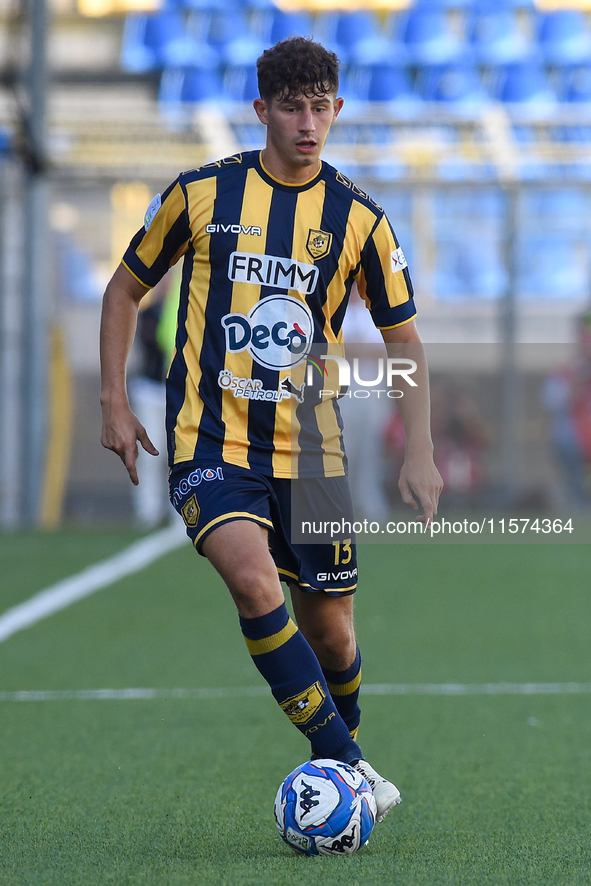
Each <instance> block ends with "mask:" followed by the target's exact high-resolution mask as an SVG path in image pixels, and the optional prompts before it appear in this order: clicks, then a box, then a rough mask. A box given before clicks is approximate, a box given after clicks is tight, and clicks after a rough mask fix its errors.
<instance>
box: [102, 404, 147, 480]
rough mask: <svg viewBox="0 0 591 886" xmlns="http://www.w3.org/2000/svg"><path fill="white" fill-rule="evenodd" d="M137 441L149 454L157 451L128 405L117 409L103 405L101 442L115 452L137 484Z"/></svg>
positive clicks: (130, 477) (131, 478)
mask: <svg viewBox="0 0 591 886" xmlns="http://www.w3.org/2000/svg"><path fill="white" fill-rule="evenodd" d="M138 441H139V442H140V443H141V445H142V448H143V449H145V451H146V452H148V453H149V454H150V455H158V454H159V452H158V450H157V449H156V447H155V446H154V444H153V443H152V441H151V440H150V438H149V437H148V434H147V431H146V429H145V428H144V426H143V425H142V424H141V422H140V421H139V419H138V417H137V415H135V414H134V413H133V412H132V411H131V409H130V408H129V406H126V407H119V408H118V409H113V408H108V407H105V406H103V430H102V434H101V443H102V445H103V446H104V447H105V449H110V450H111V451H112V452H116V453H117V455H118V456H119V458H120V459H121V461H122V462H123V464H124V465H125V467H126V469H127V473H128V474H129V479H130V480H131V482H132V483H133V485H134V486H137V485H138V483H139V482H140V481H139V477H138V474H137V468H136V462H137V457H138V453H139V449H138V445H137V444H138Z"/></svg>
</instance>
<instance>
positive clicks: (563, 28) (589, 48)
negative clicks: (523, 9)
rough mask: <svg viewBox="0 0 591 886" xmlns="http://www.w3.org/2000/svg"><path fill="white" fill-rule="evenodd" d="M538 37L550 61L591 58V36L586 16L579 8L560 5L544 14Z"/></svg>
mask: <svg viewBox="0 0 591 886" xmlns="http://www.w3.org/2000/svg"><path fill="white" fill-rule="evenodd" d="M538 39H539V43H540V47H541V49H542V52H543V55H544V58H545V60H546V62H548V64H554V65H570V64H577V63H584V62H591V36H590V34H589V29H588V27H587V22H586V19H585V16H584V14H583V13H582V12H580V11H579V10H576V9H560V10H558V11H556V12H549V13H547V14H546V15H543V16H542V17H541V19H540V26H539V34H538Z"/></svg>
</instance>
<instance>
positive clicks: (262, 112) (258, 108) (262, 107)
mask: <svg viewBox="0 0 591 886" xmlns="http://www.w3.org/2000/svg"><path fill="white" fill-rule="evenodd" d="M252 106H253V108H254V110H255V113H256V115H257V117H258V118H259V120H260V121H261V123H264V125H265V126H266V125H267V123H268V122H269V121H268V119H267V104H266V102H265V100H264V99H263V98H255V100H254V101H253V103H252Z"/></svg>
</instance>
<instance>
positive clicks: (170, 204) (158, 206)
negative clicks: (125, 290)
mask: <svg viewBox="0 0 591 886" xmlns="http://www.w3.org/2000/svg"><path fill="white" fill-rule="evenodd" d="M190 240H191V229H190V226H189V214H188V211H187V199H186V193H185V189H184V188H183V186H182V184H181V182H180V181H179V180H178V179H177V180H176V181H175V182H173V183H172V184H171V185H170V186H169V187H168V188H167V189H166V190H165V191H164V193H163V194H162V196H160V195H159V194H157V195H156V197H155V198H154V200H152V202H151V203H150V206H149V207H148V210H147V212H146V218H145V222H144V226H143V228H140V230H139V231H138V232H137V234H136V235H135V237H134V238H133V239H132V241H131V243H130V244H129V246H128V248H127V250H126V252H125V255H124V256H123V264H124V265H125V266H126V267H127V269H128V270H129V271H130V272H131V273H132V274H133V276H134V277H135V278H136V279H137V280H139V282H140V283H142V284H143V285H144V286H147V287H148V288H152V287H153V286H156V284H157V283H158V282H159V281H160V280H161V279H162V278H163V277H164V275H165V274H166V272H167V271H168V270H169V268H171V267H172V265H174V264H175V263H176V262H177V261H178V260H179V258H180V257H181V256H182V255H184V253H185V252H186V251H187V249H188V246H189V243H190Z"/></svg>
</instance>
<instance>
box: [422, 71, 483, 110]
mask: <svg viewBox="0 0 591 886" xmlns="http://www.w3.org/2000/svg"><path fill="white" fill-rule="evenodd" d="M417 86H418V89H419V92H420V94H421V96H422V98H423V99H424V100H425V101H433V102H444V103H446V104H449V105H454V106H456V107H459V106H463V107H464V108H466V107H468V106H469V107H471V108H473V107H481V106H482V105H483V104H486V103H487V102H488V101H489V98H488V96H487V94H486V92H485V90H484V88H483V86H482V82H481V80H480V76H479V74H478V71H477V70H476V68H475V67H473V66H472V65H470V64H451V65H433V66H430V67H424V68H422V69H421V70H420V71H419V74H418V78H417Z"/></svg>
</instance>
